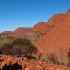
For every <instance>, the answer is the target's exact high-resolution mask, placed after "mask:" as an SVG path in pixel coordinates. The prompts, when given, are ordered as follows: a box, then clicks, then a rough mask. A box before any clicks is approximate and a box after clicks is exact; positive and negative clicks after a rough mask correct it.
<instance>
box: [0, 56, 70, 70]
mask: <svg viewBox="0 0 70 70" xmlns="http://www.w3.org/2000/svg"><path fill="white" fill-rule="evenodd" d="M0 70H70V68H68V67H65V66H59V65H54V64H48V63H46V62H41V61H37V60H29V59H27V58H22V57H19V58H16V57H12V56H6V55H0Z"/></svg>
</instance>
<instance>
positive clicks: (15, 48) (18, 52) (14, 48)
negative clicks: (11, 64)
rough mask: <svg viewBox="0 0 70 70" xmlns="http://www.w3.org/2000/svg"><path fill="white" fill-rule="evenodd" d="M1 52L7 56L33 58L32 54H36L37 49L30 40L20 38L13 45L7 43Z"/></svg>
mask: <svg viewBox="0 0 70 70" xmlns="http://www.w3.org/2000/svg"><path fill="white" fill-rule="evenodd" d="M1 51H2V53H3V54H6V55H13V56H26V57H31V58H32V53H34V54H35V53H36V52H37V51H38V50H37V48H36V47H35V46H34V45H33V44H32V43H31V42H30V41H29V40H28V39H26V38H25V39H21V38H18V39H16V40H14V41H13V42H12V43H5V44H3V45H2V46H1Z"/></svg>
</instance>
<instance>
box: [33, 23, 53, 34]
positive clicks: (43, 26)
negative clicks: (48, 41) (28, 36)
mask: <svg viewBox="0 0 70 70" xmlns="http://www.w3.org/2000/svg"><path fill="white" fill-rule="evenodd" d="M51 28H52V26H49V25H48V24H46V23H45V22H38V23H37V24H36V25H35V26H34V27H33V28H32V31H39V32H41V33H47V32H48V31H49V30H50V29H51Z"/></svg>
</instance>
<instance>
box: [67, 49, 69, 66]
mask: <svg viewBox="0 0 70 70" xmlns="http://www.w3.org/2000/svg"><path fill="white" fill-rule="evenodd" d="M67 57H68V62H67V66H69V67H70V48H69V52H68V54H67Z"/></svg>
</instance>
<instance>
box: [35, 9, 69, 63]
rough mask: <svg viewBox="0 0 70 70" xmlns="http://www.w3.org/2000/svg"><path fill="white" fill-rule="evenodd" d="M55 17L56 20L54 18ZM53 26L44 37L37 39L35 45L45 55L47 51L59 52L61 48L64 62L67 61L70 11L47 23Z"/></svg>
mask: <svg viewBox="0 0 70 70" xmlns="http://www.w3.org/2000/svg"><path fill="white" fill-rule="evenodd" d="M55 17H56V18H55ZM47 23H48V24H51V23H52V24H55V26H54V28H53V29H51V30H50V31H49V32H48V33H47V34H46V35H44V36H43V37H42V38H41V39H39V40H38V41H37V42H36V43H35V45H36V46H37V48H38V49H39V51H40V52H44V53H47V52H49V51H52V50H53V51H56V52H60V51H59V49H61V48H62V50H63V52H62V51H61V52H62V53H64V54H62V55H61V56H64V57H63V59H64V62H65V61H66V60H67V58H66V57H67V52H68V49H69V48H70V9H69V10H68V11H67V13H65V14H59V15H58V14H56V15H54V16H53V17H52V18H51V19H50V20H49V21H48V22H47Z"/></svg>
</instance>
